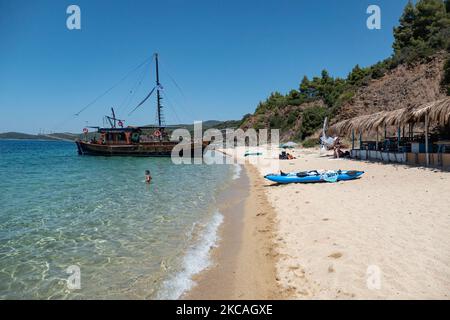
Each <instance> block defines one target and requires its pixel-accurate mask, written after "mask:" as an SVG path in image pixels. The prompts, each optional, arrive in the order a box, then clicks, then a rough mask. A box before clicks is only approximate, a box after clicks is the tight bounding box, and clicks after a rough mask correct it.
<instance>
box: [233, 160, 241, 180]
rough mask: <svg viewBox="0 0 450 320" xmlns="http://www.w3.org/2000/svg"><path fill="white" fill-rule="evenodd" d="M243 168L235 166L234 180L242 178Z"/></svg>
mask: <svg viewBox="0 0 450 320" xmlns="http://www.w3.org/2000/svg"><path fill="white" fill-rule="evenodd" d="M241 170H242V168H241V166H240V165H239V164H235V165H234V174H233V180H237V179H239V178H240V176H241Z"/></svg>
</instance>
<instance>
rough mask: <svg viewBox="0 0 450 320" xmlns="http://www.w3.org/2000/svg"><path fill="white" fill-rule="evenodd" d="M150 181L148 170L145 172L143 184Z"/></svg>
mask: <svg viewBox="0 0 450 320" xmlns="http://www.w3.org/2000/svg"><path fill="white" fill-rule="evenodd" d="M151 181H152V176H151V175H150V170H145V182H146V183H148V184H150V182H151Z"/></svg>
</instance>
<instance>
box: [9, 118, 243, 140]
mask: <svg viewBox="0 0 450 320" xmlns="http://www.w3.org/2000/svg"><path fill="white" fill-rule="evenodd" d="M202 125H203V130H207V129H210V128H216V129H226V128H238V127H239V126H240V125H241V121H239V120H228V121H218V120H207V121H203V124H202ZM174 126H175V127H179V128H185V129H188V130H189V131H193V130H194V125H193V124H177V125H174ZM81 138H84V135H83V134H82V133H79V134H77V133H70V132H62V133H50V134H29V133H23V132H3V133H0V140H47V141H61V140H63V141H75V140H76V139H81Z"/></svg>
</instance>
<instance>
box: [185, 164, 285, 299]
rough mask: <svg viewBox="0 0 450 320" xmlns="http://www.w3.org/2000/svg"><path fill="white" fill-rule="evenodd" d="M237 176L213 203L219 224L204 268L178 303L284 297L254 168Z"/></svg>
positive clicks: (269, 211)
mask: <svg viewBox="0 0 450 320" xmlns="http://www.w3.org/2000/svg"><path fill="white" fill-rule="evenodd" d="M241 167H243V168H241V176H240V177H239V178H238V179H237V180H235V181H233V184H232V185H231V186H230V188H229V190H227V191H226V192H225V193H224V194H222V195H221V196H220V199H219V211H220V212H221V213H222V215H223V216H224V221H223V223H222V225H221V226H220V229H219V242H218V245H217V246H216V247H214V248H212V249H211V252H210V256H211V260H212V263H211V265H210V267H208V268H207V269H205V270H203V271H201V272H200V273H198V274H197V275H195V276H194V277H193V280H194V281H195V282H196V285H195V286H194V287H192V288H191V289H190V290H189V291H188V292H186V293H185V294H183V296H182V297H181V299H188V300H200V299H205V300H213V299H246V300H256V299H258V300H268V299H280V298H283V297H287V293H286V292H285V291H284V290H283V289H282V288H281V286H280V285H279V283H278V280H279V278H278V277H277V270H276V264H277V262H278V253H277V250H276V247H275V241H274V238H275V234H276V222H275V221H276V213H275V211H274V209H273V208H272V207H271V206H270V204H269V202H268V199H267V197H266V194H265V192H264V189H263V187H264V184H262V183H261V180H262V177H260V175H259V173H258V170H257V168H256V167H254V166H252V165H249V164H246V165H245V166H244V165H241Z"/></svg>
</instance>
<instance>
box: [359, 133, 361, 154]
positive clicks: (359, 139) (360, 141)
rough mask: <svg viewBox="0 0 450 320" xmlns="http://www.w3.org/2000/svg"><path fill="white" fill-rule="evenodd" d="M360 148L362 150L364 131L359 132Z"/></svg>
mask: <svg viewBox="0 0 450 320" xmlns="http://www.w3.org/2000/svg"><path fill="white" fill-rule="evenodd" d="M359 150H362V133H361V132H360V133H359Z"/></svg>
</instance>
